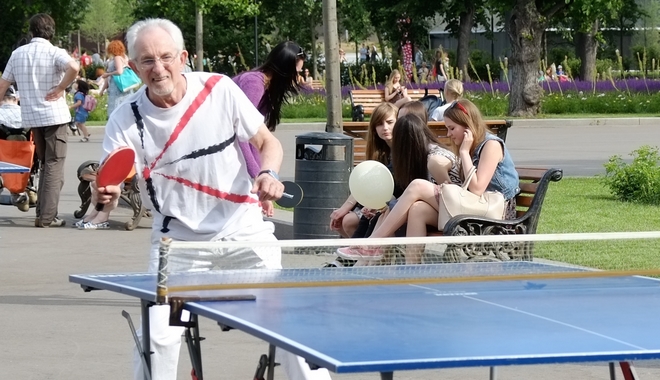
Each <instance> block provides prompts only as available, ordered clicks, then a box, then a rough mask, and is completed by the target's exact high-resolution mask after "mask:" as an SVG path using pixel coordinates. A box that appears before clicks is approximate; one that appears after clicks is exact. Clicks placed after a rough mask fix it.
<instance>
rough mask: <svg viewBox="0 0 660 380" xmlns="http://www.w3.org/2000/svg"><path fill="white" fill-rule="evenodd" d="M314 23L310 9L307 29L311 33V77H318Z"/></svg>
mask: <svg viewBox="0 0 660 380" xmlns="http://www.w3.org/2000/svg"><path fill="white" fill-rule="evenodd" d="M315 29H316V23H315V22H314V18H313V17H312V11H310V13H309V30H310V32H311V34H312V36H311V37H312V77H313V78H314V79H319V67H318V62H317V61H318V59H317V58H318V56H319V53H318V51H316V30H315Z"/></svg>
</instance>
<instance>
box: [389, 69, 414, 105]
mask: <svg viewBox="0 0 660 380" xmlns="http://www.w3.org/2000/svg"><path fill="white" fill-rule="evenodd" d="M385 100H386V101H388V102H390V103H392V104H394V105H395V106H397V107H401V106H402V105H403V104H405V103H407V102H410V101H412V98H411V97H410V96H408V90H407V89H406V86H404V85H403V84H402V83H401V73H399V70H396V69H394V70H392V73H391V74H390V77H389V79H388V80H387V83H385Z"/></svg>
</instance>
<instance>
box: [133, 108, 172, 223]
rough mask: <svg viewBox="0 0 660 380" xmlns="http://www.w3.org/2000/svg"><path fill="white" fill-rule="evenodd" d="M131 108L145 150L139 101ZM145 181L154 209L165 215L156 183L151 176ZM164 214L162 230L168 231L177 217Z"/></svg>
mask: <svg viewBox="0 0 660 380" xmlns="http://www.w3.org/2000/svg"><path fill="white" fill-rule="evenodd" d="M131 109H132V110H133V116H135V125H137V129H138V133H139V134H140V144H141V145H142V149H143V150H144V122H143V121H142V115H140V111H138V106H137V101H134V102H132V103H131ZM143 161H144V167H145V168H146V167H148V166H149V163H148V162H147V158H146V157H143ZM144 181H145V182H146V184H147V194H149V199H151V204H152V205H153V206H154V210H156V211H157V212H158V213H159V214H161V215H163V213H162V212H161V211H160V205H159V204H158V199H157V198H156V189H155V188H154V183H153V180H152V179H151V176H149V177H148V178H145V179H144ZM164 216H165V219H164V220H163V228H162V229H161V230H160V231H161V232H163V233H167V232H169V228H168V227H167V226H168V225H169V224H170V221H171V220H172V219H176V218H174V217H171V216H166V215H164Z"/></svg>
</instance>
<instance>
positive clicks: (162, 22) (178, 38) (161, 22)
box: [126, 18, 185, 60]
mask: <svg viewBox="0 0 660 380" xmlns="http://www.w3.org/2000/svg"><path fill="white" fill-rule="evenodd" d="M152 28H160V29H163V30H164V31H166V32H167V33H168V34H169V35H170V36H171V37H172V40H174V44H175V45H176V46H177V49H178V50H179V52H180V51H182V50H184V49H185V45H184V43H183V34H181V29H179V27H178V26H176V25H175V24H174V23H173V22H172V21H170V20H166V19H164V18H148V19H146V20H141V21H138V22H136V23H135V24H133V25H132V26H131V27H130V28H129V29H128V32H126V48H127V49H128V58H130V59H131V60H135V59H136V58H137V54H136V53H137V52H136V51H135V41H136V40H137V38H138V35H139V34H140V33H141V32H143V31H145V30H148V29H152Z"/></svg>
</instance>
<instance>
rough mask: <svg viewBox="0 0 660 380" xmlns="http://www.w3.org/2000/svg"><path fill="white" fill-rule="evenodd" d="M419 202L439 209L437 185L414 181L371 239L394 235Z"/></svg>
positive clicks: (421, 180) (419, 180)
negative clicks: (414, 205) (436, 192)
mask: <svg viewBox="0 0 660 380" xmlns="http://www.w3.org/2000/svg"><path fill="white" fill-rule="evenodd" d="M417 201H424V202H426V203H428V204H430V205H433V206H435V207H438V203H437V201H436V200H435V185H434V184H432V183H431V182H429V181H426V180H423V179H416V180H414V181H412V182H411V183H410V185H408V187H407V188H406V190H405V191H404V192H403V195H401V197H400V198H399V200H398V201H397V203H396V206H394V208H393V209H392V211H390V213H389V215H388V216H387V218H385V221H384V222H383V224H381V225H380V227H379V228H377V229H376V230H374V232H373V234H371V237H388V236H391V235H392V234H394V232H395V231H396V230H397V229H398V228H399V227H401V226H402V225H403V223H405V222H406V220H407V219H408V212H409V211H410V207H412V205H413V204H414V203H415V202H417Z"/></svg>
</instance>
